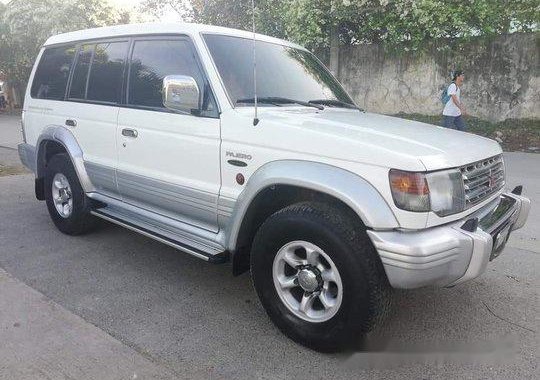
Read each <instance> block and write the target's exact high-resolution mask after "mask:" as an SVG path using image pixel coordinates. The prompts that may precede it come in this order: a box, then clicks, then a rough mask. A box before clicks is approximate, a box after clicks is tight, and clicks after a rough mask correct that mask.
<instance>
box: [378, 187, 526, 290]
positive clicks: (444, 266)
mask: <svg viewBox="0 0 540 380" xmlns="http://www.w3.org/2000/svg"><path fill="white" fill-rule="evenodd" d="M504 197H509V198H513V199H515V203H514V204H513V206H512V208H511V209H509V211H507V212H505V213H504V214H503V215H501V216H500V217H499V218H498V219H496V220H493V221H491V222H490V224H489V225H487V226H485V227H484V228H485V229H486V231H484V230H482V229H481V228H477V229H476V230H475V231H474V232H469V231H465V230H463V229H462V228H461V226H462V225H463V224H464V223H465V221H467V220H469V219H471V218H479V219H482V218H484V217H486V216H487V215H489V214H490V213H491V212H492V211H493V210H494V209H495V208H496V207H498V205H499V203H500V202H502V200H503V198H504ZM529 209H530V201H529V199H527V198H525V197H521V196H517V195H514V194H509V193H505V194H503V195H502V196H501V197H499V199H497V200H495V201H493V202H490V203H489V204H488V205H486V206H485V207H483V208H482V209H481V210H479V211H478V212H476V213H474V214H472V215H469V216H467V217H466V218H464V219H462V220H459V221H456V222H453V223H450V224H446V225H443V226H437V227H433V228H428V229H425V230H419V231H403V230H394V231H373V230H368V235H369V237H370V238H371V241H372V242H373V245H374V246H375V248H376V249H377V252H378V253H379V255H380V257H381V260H382V263H383V265H384V269H385V271H386V274H387V277H388V280H389V281H390V284H391V285H392V286H393V287H395V288H404V289H412V288H419V287H422V286H428V285H436V286H453V285H456V284H459V283H462V282H465V281H468V280H471V279H473V278H476V277H478V276H479V275H481V274H482V273H483V272H484V271H485V269H486V267H487V265H488V263H489V259H490V255H491V252H492V248H493V238H492V236H491V235H490V233H489V232H491V231H494V230H496V229H497V228H498V227H499V226H501V225H503V224H504V223H510V224H513V230H515V229H517V228H520V227H522V226H523V224H524V223H525V220H526V219H527V216H528V213H529Z"/></svg>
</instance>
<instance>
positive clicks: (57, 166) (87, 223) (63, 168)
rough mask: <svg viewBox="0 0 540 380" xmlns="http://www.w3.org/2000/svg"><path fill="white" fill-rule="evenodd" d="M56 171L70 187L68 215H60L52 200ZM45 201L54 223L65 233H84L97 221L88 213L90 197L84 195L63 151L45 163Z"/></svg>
mask: <svg viewBox="0 0 540 380" xmlns="http://www.w3.org/2000/svg"><path fill="white" fill-rule="evenodd" d="M58 173H60V174H63V175H64V176H65V177H66V178H67V180H68V182H69V185H70V187H71V195H72V199H73V210H72V212H71V215H69V216H68V217H63V216H61V215H60V213H59V212H58V211H57V210H56V207H55V204H54V200H53V195H52V184H53V179H54V177H55V175H56V174H58ZM45 201H46V203H47V209H48V210H49V215H50V216H51V219H52V221H53V222H54V225H55V226H56V227H57V228H58V229H59V230H60V231H61V232H63V233H65V234H67V235H81V234H84V233H86V232H89V231H91V230H93V229H94V228H95V227H96V225H97V223H98V220H97V218H96V217H94V216H93V215H91V214H90V210H91V202H90V199H89V198H88V197H86V195H85V193H84V191H83V189H82V187H81V184H80V183H79V178H78V177H77V173H76V172H75V169H74V167H73V164H72V163H71V159H70V158H69V156H68V155H67V154H65V153H60V154H56V155H54V156H53V157H52V158H51V159H50V161H49V163H48V164H47V167H46V169H45Z"/></svg>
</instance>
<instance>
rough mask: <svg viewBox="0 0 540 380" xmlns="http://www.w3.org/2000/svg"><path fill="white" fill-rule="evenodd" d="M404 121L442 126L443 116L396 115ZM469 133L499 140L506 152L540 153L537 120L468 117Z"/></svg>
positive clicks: (538, 124)
mask: <svg viewBox="0 0 540 380" xmlns="http://www.w3.org/2000/svg"><path fill="white" fill-rule="evenodd" d="M394 116H397V117H401V118H403V119H409V120H416V121H421V122H424V123H429V124H435V125H441V122H442V116H440V115H437V116H429V115H420V114H404V113H400V114H397V115H394ZM465 122H466V124H467V128H468V130H467V131H468V132H470V133H474V134H477V135H480V136H484V137H489V138H491V139H499V140H500V141H499V140H497V141H499V143H500V144H501V146H502V147H503V149H504V150H505V151H521V152H529V153H540V120H537V119H508V120H505V121H501V122H496V123H494V122H490V121H487V120H482V119H478V118H476V117H472V116H466V117H465Z"/></svg>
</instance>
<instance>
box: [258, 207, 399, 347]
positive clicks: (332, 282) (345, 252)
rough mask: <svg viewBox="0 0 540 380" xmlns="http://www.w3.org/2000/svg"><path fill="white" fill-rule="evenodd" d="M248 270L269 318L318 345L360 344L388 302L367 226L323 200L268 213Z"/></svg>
mask: <svg viewBox="0 0 540 380" xmlns="http://www.w3.org/2000/svg"><path fill="white" fill-rule="evenodd" d="M251 275H252V279H253V283H254V286H255V289H256V291H257V293H258V295H259V298H260V300H261V303H262V304H263V306H264V308H265V310H266V312H267V313H268V315H269V316H270V318H271V319H272V321H273V322H274V323H275V324H276V325H277V326H278V327H279V328H280V329H281V330H282V331H283V332H284V333H285V334H286V335H287V336H289V337H290V338H291V339H293V340H295V341H296V342H298V343H301V344H303V345H305V346H308V347H310V348H313V349H315V350H318V351H324V352H332V351H341V350H346V349H354V348H358V347H359V346H360V345H361V343H362V341H363V337H364V335H365V333H366V332H368V331H369V330H370V329H371V328H372V327H373V325H374V324H375V322H376V321H378V320H379V319H380V318H381V317H382V316H383V315H384V314H385V313H386V311H387V309H388V306H389V302H390V298H389V297H390V294H389V285H388V281H387V279H386V275H385V273H384V269H383V268H382V264H381V263H380V260H379V258H378V256H377V253H376V251H375V249H374V248H373V245H372V244H371V241H370V239H369V237H368V236H367V234H366V232H365V227H363V225H362V224H361V223H360V222H358V221H356V220H355V218H354V217H352V216H351V215H349V214H348V213H347V212H346V211H345V210H341V209H340V208H338V207H331V206H328V205H326V204H323V203H316V202H306V203H299V204H294V205H291V206H289V207H286V208H284V209H282V210H280V211H278V212H276V213H275V214H273V215H272V216H270V217H269V218H268V220H267V221H266V222H265V223H264V224H263V225H262V226H261V228H260V229H259V231H258V232H257V234H256V236H255V239H254V242H253V248H252V253H251Z"/></svg>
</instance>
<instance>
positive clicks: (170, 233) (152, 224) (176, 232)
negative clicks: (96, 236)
mask: <svg viewBox="0 0 540 380" xmlns="http://www.w3.org/2000/svg"><path fill="white" fill-rule="evenodd" d="M87 195H88V197H90V198H91V199H94V200H96V201H99V202H103V203H105V204H106V205H107V207H104V208H100V209H99V213H101V214H105V215H108V216H111V217H114V218H118V219H121V220H124V221H126V222H128V223H129V224H132V225H136V226H140V227H142V228H144V229H145V230H149V231H153V232H155V233H158V234H160V235H163V236H165V237H167V238H169V239H172V240H175V241H177V242H179V243H182V244H183V245H186V246H189V247H193V248H195V249H197V250H199V251H202V252H205V253H207V254H208V255H210V256H213V255H217V254H219V253H222V252H224V251H225V248H224V247H223V245H221V244H220V243H219V240H218V237H219V235H218V234H216V233H213V232H210V231H207V230H205V229H202V228H199V227H197V226H193V225H190V224H187V223H183V222H181V221H178V220H175V219H172V218H169V217H167V216H164V215H160V214H157V213H155V212H152V211H148V210H145V209H142V208H140V207H137V206H133V205H130V204H128V203H125V202H122V201H121V200H119V199H115V198H112V197H108V196H105V195H103V194H99V193H89V194H87Z"/></svg>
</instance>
